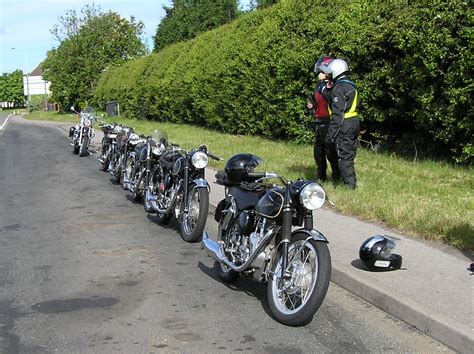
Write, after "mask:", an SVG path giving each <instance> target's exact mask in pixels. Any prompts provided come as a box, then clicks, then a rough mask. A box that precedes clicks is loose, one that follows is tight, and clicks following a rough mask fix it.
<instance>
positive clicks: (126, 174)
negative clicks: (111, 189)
mask: <svg viewBox="0 0 474 354" xmlns="http://www.w3.org/2000/svg"><path fill="white" fill-rule="evenodd" d="M134 166H135V160H134V159H133V157H129V158H128V159H127V162H126V163H125V168H124V171H123V173H122V188H123V189H128V184H127V183H125V181H126V180H128V181H130V180H131V178H132V171H133V169H134Z"/></svg>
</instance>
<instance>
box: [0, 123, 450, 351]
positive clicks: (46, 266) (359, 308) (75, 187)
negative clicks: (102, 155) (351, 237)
mask: <svg viewBox="0 0 474 354" xmlns="http://www.w3.org/2000/svg"><path fill="white" fill-rule="evenodd" d="M203 143H204V142H203ZM208 225H209V230H210V231H211V232H212V230H213V229H214V228H215V224H214V223H213V222H212V218H209V219H208ZM0 351H1V352H3V353H42V352H49V353H51V352H99V351H100V352H128V353H132V352H133V353H149V352H189V353H195V352H196V353H197V352H199V353H204V352H257V353H313V352H336V353H343V352H369V351H370V352H385V351H387V352H437V351H445V352H449V349H447V348H446V347H444V346H442V345H441V344H439V343H437V342H435V341H434V340H432V339H431V338H429V337H427V336H425V335H422V334H420V333H419V332H417V331H416V330H414V329H413V328H411V327H409V326H407V325H405V324H404V323H402V322H400V321H398V320H396V319H394V318H393V317H391V316H389V315H387V314H386V313H384V312H382V311H380V310H378V309H376V308H374V307H373V306H371V305H369V304H368V303H366V302H364V301H362V300H360V299H359V298H357V297H355V296H353V295H351V294H350V293H348V292H346V291H345V290H343V289H341V288H339V287H338V286H336V285H335V284H332V283H331V285H330V288H329V292H328V294H327V297H326V299H325V301H324V303H323V305H322V306H321V308H320V309H319V311H318V312H317V314H316V316H315V317H314V320H313V321H312V322H311V323H310V324H309V325H307V326H305V327H301V328H291V327H286V326H283V325H281V324H279V323H278V322H276V321H274V320H273V319H272V318H271V316H270V315H269V308H268V302H267V299H266V287H265V285H263V284H260V283H257V282H255V281H253V280H251V279H249V278H245V277H243V278H240V279H239V280H238V281H237V283H235V284H234V285H232V286H228V285H225V284H223V283H222V282H220V281H219V280H218V279H217V276H216V273H215V271H214V269H213V261H212V260H211V259H210V258H208V257H207V256H206V254H205V251H204V250H202V249H201V247H200V245H199V244H186V243H185V242H183V241H182V240H181V238H180V237H179V234H178V232H177V228H176V224H174V223H171V224H170V225H169V227H162V226H160V225H158V224H157V223H156V222H155V219H154V217H153V216H152V215H147V214H146V213H145V212H144V210H143V208H142V206H141V204H137V203H133V202H132V201H131V200H130V198H129V196H128V194H127V193H126V192H125V191H124V190H122V188H120V187H119V186H116V185H113V184H112V183H111V182H110V178H109V175H108V174H107V173H104V172H101V171H99V163H98V162H97V160H96V156H95V155H91V156H87V157H83V158H80V157H78V156H77V155H73V154H72V147H71V146H70V145H69V139H68V138H67V136H66V134H65V132H64V131H62V130H60V129H58V128H57V127H51V126H47V125H44V124H36V123H25V122H24V121H20V120H19V119H15V118H14V119H11V120H10V122H9V123H8V125H7V126H6V128H5V129H3V131H1V132H0Z"/></svg>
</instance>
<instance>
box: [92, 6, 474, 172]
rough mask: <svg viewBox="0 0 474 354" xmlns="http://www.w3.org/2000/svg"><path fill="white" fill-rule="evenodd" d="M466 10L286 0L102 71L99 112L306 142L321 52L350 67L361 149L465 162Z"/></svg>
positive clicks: (468, 123)
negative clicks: (381, 147) (396, 149)
mask: <svg viewBox="0 0 474 354" xmlns="http://www.w3.org/2000/svg"><path fill="white" fill-rule="evenodd" d="M472 17H473V16H472V10H471V9H470V7H469V5H468V3H467V1H462V0H434V1H431V2H430V3H429V4H428V3H425V2H411V1H409V2H408V1H398V2H396V1H390V2H368V1H365V0H354V1H350V2H347V1H344V0H332V1H327V0H321V1H318V2H314V1H311V0H282V1H280V2H278V3H277V5H275V6H272V7H270V8H266V9H263V10H258V11H253V12H250V13H249V14H247V15H244V16H242V17H240V18H238V19H237V20H235V21H234V22H232V23H230V24H228V25H225V26H222V27H219V28H217V29H215V30H213V31H209V32H206V33H204V34H202V35H200V36H198V37H196V38H195V39H193V40H191V41H188V42H181V43H178V44H175V45H172V46H169V47H167V48H165V49H163V50H161V51H160V52H159V53H158V54H152V55H150V56H147V57H145V58H142V59H139V60H136V61H133V62H129V63H126V64H125V65H123V66H121V67H119V68H117V69H114V70H110V71H108V72H106V73H104V74H103V75H102V76H101V78H100V80H99V83H98V85H97V87H96V90H95V99H96V101H97V103H99V104H104V103H105V102H107V101H110V100H118V101H119V102H120V104H121V107H122V112H123V113H124V114H126V115H128V116H140V115H141V113H143V111H144V110H145V111H146V116H147V117H148V118H149V119H154V120H159V121H171V122H176V123H179V122H188V123H191V124H196V125H203V126H207V127H210V128H213V129H216V130H220V131H224V132H229V133H236V134H256V135H262V136H266V137H271V138H277V139H290V140H293V141H296V142H309V141H311V140H312V136H313V135H312V132H311V130H310V129H309V125H310V123H311V119H312V118H311V117H310V116H309V115H308V114H307V113H306V112H305V104H306V100H307V98H308V97H309V95H310V93H311V90H312V87H313V86H314V76H312V68H313V65H314V62H315V60H316V59H317V58H318V57H319V56H321V55H322V54H329V53H330V54H333V55H335V56H338V57H341V58H343V59H345V60H347V61H348V63H349V65H350V68H351V71H352V76H351V77H352V79H353V80H354V81H355V82H356V83H357V85H358V87H359V90H360V93H361V98H362V102H363V109H362V112H361V119H362V120H363V122H362V129H363V130H365V131H366V135H367V139H370V140H379V141H380V142H382V143H386V144H392V145H397V144H398V145H401V146H404V147H408V148H409V149H410V150H413V149H416V151H417V153H418V152H420V153H421V152H423V151H425V152H427V153H432V154H437V155H439V154H440V153H444V154H445V155H449V156H450V157H452V158H453V159H454V160H455V161H458V162H462V163H465V164H470V163H472V159H473V156H474V154H473V150H474V149H473V143H472V134H473V130H474V129H473V124H474V123H473V121H474V120H473V119H472V117H473V114H472V98H471V97H472V87H473V84H472V77H473V75H472V62H473V60H472V53H473V50H472V49H473V48H472V41H470V40H469V38H470V36H472V26H471V25H470V24H471V23H472V20H473V19H472Z"/></svg>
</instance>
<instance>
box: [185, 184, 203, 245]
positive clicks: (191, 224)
mask: <svg viewBox="0 0 474 354" xmlns="http://www.w3.org/2000/svg"><path fill="white" fill-rule="evenodd" d="M187 203H188V213H187V214H186V215H183V220H182V221H181V230H180V231H181V232H180V234H181V238H182V239H183V240H184V241H186V242H198V241H199V240H201V238H202V232H203V231H204V227H205V226H206V220H207V212H208V210H209V193H208V192H207V188H202V187H200V188H198V187H197V186H196V185H195V184H192V185H191V186H190V188H189V194H188V200H187Z"/></svg>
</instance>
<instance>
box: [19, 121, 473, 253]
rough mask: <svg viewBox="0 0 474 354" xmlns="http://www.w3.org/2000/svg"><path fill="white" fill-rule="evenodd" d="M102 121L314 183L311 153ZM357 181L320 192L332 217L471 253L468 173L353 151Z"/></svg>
mask: <svg viewBox="0 0 474 354" xmlns="http://www.w3.org/2000/svg"><path fill="white" fill-rule="evenodd" d="M59 117H60V116H59V115H58V116H57V117H56V118H57V119H59ZM64 117H68V115H64ZM27 118H29V116H27ZM107 120H108V121H112V120H113V121H116V122H117V123H122V124H125V125H128V126H131V127H133V128H134V129H135V130H136V131H138V132H141V133H143V134H149V133H150V132H152V131H153V130H155V129H158V130H162V131H164V132H166V133H167V134H168V137H169V140H170V141H171V142H174V143H179V144H180V145H181V146H182V147H183V148H186V149H191V148H193V147H197V146H199V145H200V144H206V145H207V146H208V148H209V150H210V151H211V152H212V153H214V154H215V155H218V156H220V157H223V158H224V159H226V160H227V159H228V158H229V157H231V156H232V155H234V154H236V153H241V152H249V153H253V154H255V155H257V156H260V157H261V158H263V159H264V164H263V165H262V166H260V168H259V169H260V170H261V171H263V170H266V171H273V172H278V173H280V174H282V175H284V176H286V177H288V178H291V179H296V178H298V177H304V178H308V179H314V176H315V165H314V160H313V147H312V145H295V144H292V143H288V142H284V141H275V140H268V139H263V138H259V137H252V136H240V135H230V134H222V133H219V132H216V131H211V130H208V129H203V128H199V127H195V126H189V125H182V124H171V123H161V122H152V121H146V120H130V119H125V118H120V117H114V118H113V119H110V118H108V119H107ZM224 164H225V161H223V162H211V166H212V167H213V168H216V169H221V168H223V167H224ZM356 173H357V180H358V185H357V186H358V187H357V190H355V191H351V190H348V189H346V188H345V187H343V186H341V185H338V186H334V185H333V184H332V183H331V182H327V183H324V184H323V185H324V188H325V189H326V192H327V194H328V197H329V199H330V200H331V201H332V202H334V204H335V208H336V210H337V211H339V212H341V213H344V214H347V215H354V216H357V217H359V218H361V219H364V220H368V221H372V222H377V223H383V224H385V225H386V226H389V227H393V228H396V229H398V230H400V231H401V232H403V233H405V234H408V235H410V236H413V237H418V238H425V239H429V240H434V241H439V242H444V243H447V244H449V245H452V246H454V247H457V248H459V249H462V250H466V251H469V252H472V251H474V231H473V222H474V198H473V192H472V191H473V190H474V171H473V169H472V168H459V167H454V166H451V165H448V164H445V163H439V162H433V161H418V162H416V163H414V162H413V161H407V160H405V159H402V158H399V157H396V156H389V155H387V154H376V153H374V152H371V151H368V150H366V149H359V150H358V155H357V159H356ZM368 236H370V235H368Z"/></svg>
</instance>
